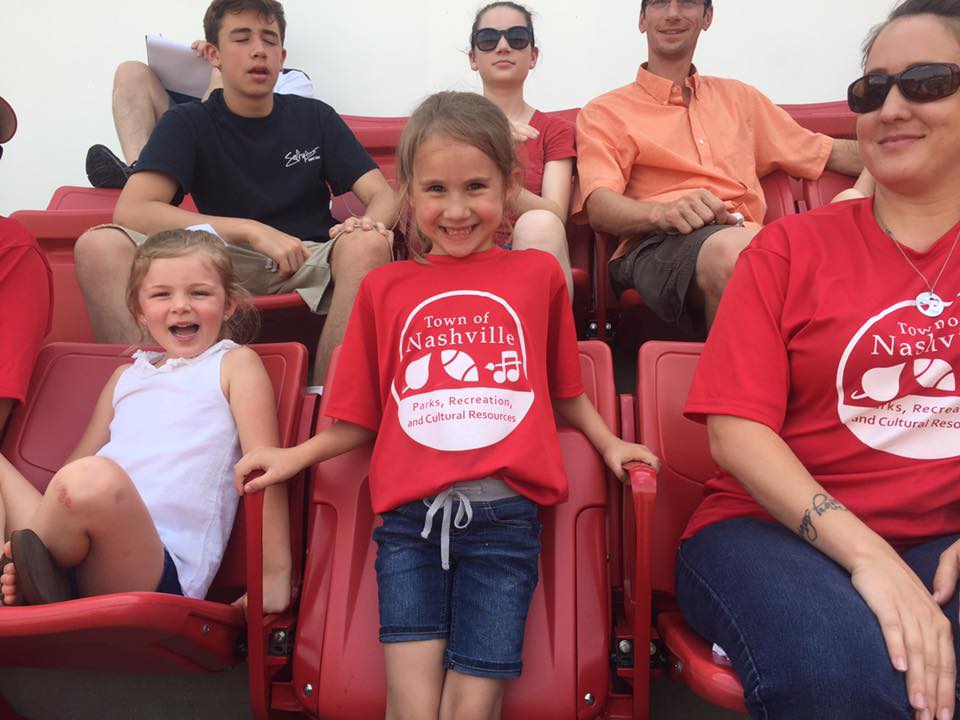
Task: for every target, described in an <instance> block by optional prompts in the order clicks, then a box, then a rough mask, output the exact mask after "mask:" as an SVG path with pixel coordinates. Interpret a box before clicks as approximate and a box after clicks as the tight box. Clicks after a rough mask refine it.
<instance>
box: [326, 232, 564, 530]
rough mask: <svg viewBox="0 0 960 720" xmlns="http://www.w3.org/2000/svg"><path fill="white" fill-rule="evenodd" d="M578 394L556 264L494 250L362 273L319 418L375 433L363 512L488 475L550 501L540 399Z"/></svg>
mask: <svg viewBox="0 0 960 720" xmlns="http://www.w3.org/2000/svg"><path fill="white" fill-rule="evenodd" d="M582 392H583V386H582V383H581V379H580V361H579V358H578V355H577V339H576V332H575V330H574V326H573V317H572V315H571V311H570V300H569V298H568V296H567V292H566V284H565V281H564V279H563V274H562V273H561V271H560V266H559V265H557V261H556V260H555V259H554V258H553V257H552V256H550V255H547V254H546V253H543V252H540V251H538V250H525V251H520V252H517V251H512V252H508V251H504V250H502V249H500V248H497V247H494V248H492V249H490V250H487V251H485V252H481V253H475V254H473V255H470V256H468V257H466V258H463V259H457V258H451V257H449V256H437V255H429V256H428V262H427V263H419V262H416V261H414V260H407V261H404V262H396V263H390V264H389V265H384V266H381V267H379V268H377V269H376V270H373V271H372V272H370V273H369V274H368V275H367V276H366V277H365V278H364V280H363V282H362V283H361V285H360V291H359V292H358V294H357V299H356V301H355V303H354V307H353V313H352V314H351V316H350V323H349V325H348V326H347V333H346V337H345V338H344V341H343V347H342V349H341V354H340V360H339V363H338V365H337V372H336V375H335V376H334V382H333V387H332V388H331V399H330V404H329V406H328V409H327V414H328V415H329V416H330V417H333V418H337V419H339V420H346V421H347V422H351V423H354V424H356V425H361V426H362V427H365V428H369V429H371V430H374V431H376V433H377V439H376V443H375V445H374V449H373V460H372V463H371V468H370V494H371V497H372V500H373V509H374V510H375V511H376V512H386V511H387V510H391V509H393V508H395V507H397V506H398V505H402V504H404V503H407V502H411V501H413V500H417V499H420V498H425V497H429V496H431V495H435V494H437V493H438V492H440V491H441V490H442V489H443V488H445V487H447V486H449V485H451V484H453V483H455V482H459V481H462V480H476V479H479V478H483V477H490V476H493V477H500V478H501V479H503V480H504V481H505V482H507V483H508V484H509V485H510V486H511V487H512V488H513V489H514V490H516V491H517V492H518V493H521V494H522V495H525V496H526V497H528V498H530V499H531V500H533V501H535V502H537V503H538V504H540V505H551V504H554V503H557V502H560V501H561V500H563V499H564V498H566V495H567V478H566V475H565V473H564V469H563V459H562V457H561V455H560V445H559V442H558V441H557V433H556V423H555V420H554V416H553V407H552V405H551V397H557V398H568V397H576V396H577V395H580V394H581V393H582Z"/></svg>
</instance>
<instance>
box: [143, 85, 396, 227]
mask: <svg viewBox="0 0 960 720" xmlns="http://www.w3.org/2000/svg"><path fill="white" fill-rule="evenodd" d="M376 167H377V164H376V163H375V162H374V161H373V159H372V158H371V157H370V155H369V154H368V153H367V151H366V150H364V149H363V147H362V146H361V145H360V143H359V142H358V141H357V139H356V137H354V135H353V133H352V132H351V131H350V128H348V127H347V125H346V123H344V122H343V119H342V118H341V117H340V116H339V115H338V114H337V113H336V111H335V110H334V109H333V108H332V107H330V106H329V105H327V104H325V103H323V102H320V101H319V100H314V99H312V98H304V97H300V96H297V95H274V96H273V111H272V112H271V113H270V115H268V116H267V117H263V118H248V117H241V116H239V115H235V114H234V113H232V112H231V111H230V110H229V109H228V108H227V105H226V103H225V102H224V100H223V92H222V91H221V90H215V91H214V92H213V93H211V95H210V97H209V99H207V100H206V101H205V102H203V103H198V102H197V103H185V104H183V105H176V106H174V107H172V108H171V109H170V110H168V111H167V112H166V113H165V114H164V115H163V117H161V118H160V122H159V123H157V127H156V128H154V131H153V134H151V135H150V140H149V142H147V145H146V147H144V149H143V152H141V153H140V159H139V160H137V163H136V165H135V166H134V169H135V171H136V172H141V171H144V170H149V171H153V172H160V173H163V174H164V175H168V176H170V177H172V178H173V179H174V180H176V182H177V183H178V184H179V188H178V191H177V194H176V196H175V197H174V199H173V203H174V204H176V205H179V204H180V202H181V201H182V199H183V196H184V195H185V194H186V193H190V194H192V195H193V200H194V202H195V203H196V205H197V209H198V210H199V211H200V212H201V213H204V214H207V215H219V216H223V217H235V218H249V219H252V220H258V221H260V222H262V223H265V224H267V225H270V226H271V227H274V228H276V229H277V230H281V231H283V232H285V233H288V234H290V235H293V236H295V237H298V238H300V239H301V240H314V241H317V242H324V241H326V240H329V237H328V235H327V231H328V230H329V229H330V228H331V227H332V226H333V225H334V223H335V221H334V220H333V218H332V216H331V215H330V190H332V191H333V193H334V194H335V195H340V194H341V193H345V192H348V191H349V190H350V189H351V188H352V187H353V184H354V183H355V182H356V181H357V180H358V179H359V178H360V177H361V176H363V175H364V174H365V173H367V172H369V171H370V170H374V169H376Z"/></svg>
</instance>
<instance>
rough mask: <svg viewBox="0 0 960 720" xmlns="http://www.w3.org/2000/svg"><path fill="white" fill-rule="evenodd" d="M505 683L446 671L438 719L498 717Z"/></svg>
mask: <svg viewBox="0 0 960 720" xmlns="http://www.w3.org/2000/svg"><path fill="white" fill-rule="evenodd" d="M505 684H506V682H505V681H504V680H495V679H493V678H482V677H474V676H472V675H463V674H461V673H458V672H454V671H453V670H449V671H447V677H446V681H445V682H444V684H443V699H442V700H441V701H440V720H499V718H500V709H501V707H502V705H503V690H504V685H505Z"/></svg>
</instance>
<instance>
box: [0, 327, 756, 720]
mask: <svg viewBox="0 0 960 720" xmlns="http://www.w3.org/2000/svg"><path fill="white" fill-rule="evenodd" d="M253 347H254V348H255V349H256V350H257V352H258V353H259V354H260V356H261V358H262V359H263V361H264V364H265V366H266V367H267V370H268V372H269V374H270V377H271V379H272V381H273V384H274V388H275V391H276V394H277V413H278V418H279V421H280V428H281V435H282V438H283V441H284V443H285V444H287V445H289V444H291V443H295V442H299V441H302V440H304V439H305V438H307V437H309V436H310V435H311V434H313V433H314V432H316V431H317V430H320V429H322V428H323V427H324V426H326V425H327V424H328V423H329V420H327V419H326V418H324V414H323V405H322V402H321V404H320V407H319V408H318V407H317V396H316V395H313V394H304V390H305V383H306V369H307V353H306V349H305V348H304V347H303V346H302V345H300V344H298V343H279V344H261V345H255V346H253ZM123 350H124V348H123V347H122V346H118V345H97V344H92V343H54V344H51V345H48V346H47V347H45V348H44V349H43V351H42V352H41V354H40V357H39V359H38V362H37V366H36V368H35V371H34V374H33V377H32V379H31V384H30V389H29V393H28V399H27V402H26V403H24V404H23V405H22V406H21V407H19V408H18V409H17V411H16V412H15V413H14V415H13V418H12V420H11V423H10V426H9V429H8V431H7V433H6V436H5V437H4V439H3V444H2V445H0V452H2V453H3V455H4V456H5V457H6V458H8V459H9V460H10V462H11V463H12V464H13V465H14V466H15V467H16V468H17V469H18V470H20V472H22V473H23V474H24V475H25V476H26V477H27V478H28V479H29V480H30V481H31V482H32V483H34V485H35V486H36V487H37V488H38V489H40V490H43V489H44V488H45V487H46V484H47V483H48V482H49V480H50V478H51V477H52V475H53V474H54V472H55V471H56V470H57V469H58V468H59V467H60V465H61V464H62V462H63V460H64V459H65V458H66V457H67V455H68V454H69V453H70V451H71V449H72V448H73V446H74V444H75V443H76V441H77V440H78V438H79V436H80V434H81V433H82V431H83V428H84V426H85V424H86V419H87V417H89V414H90V411H91V410H92V406H93V404H94V402H95V400H96V396H97V394H98V392H99V388H100V387H101V385H102V384H103V382H106V380H107V378H108V377H109V376H110V374H111V373H112V371H113V370H114V369H115V368H116V367H117V365H118V364H120V363H122V362H124V361H126V357H125V356H124V355H123ZM698 352H699V346H697V345H694V344H689V343H648V344H646V345H645V346H644V347H643V349H642V351H641V364H640V369H639V381H638V386H637V387H638V397H639V398H640V403H639V406H638V405H637V403H636V402H635V400H634V396H633V395H623V396H620V397H619V398H618V397H617V395H616V390H615V387H614V381H613V360H612V355H611V352H610V349H609V347H608V346H607V345H606V344H604V343H602V342H599V341H595V340H594V341H583V342H581V343H580V346H579V353H580V367H581V372H582V377H583V383H584V387H585V388H586V392H587V394H588V396H589V397H590V398H591V400H592V401H593V402H594V403H595V405H596V406H597V409H598V410H599V412H600V414H601V416H602V417H603V418H604V420H605V421H606V422H607V423H608V425H609V426H610V427H611V428H613V429H614V430H615V431H617V432H619V433H620V434H621V435H622V436H623V437H625V438H627V439H636V438H637V434H638V430H639V438H640V440H642V441H643V442H645V443H647V444H648V445H649V446H650V447H651V448H652V449H654V451H656V452H657V453H658V454H659V455H660V456H661V457H662V458H663V469H662V470H661V473H660V477H659V479H658V477H657V476H656V475H655V474H654V473H653V472H652V471H648V470H647V469H645V468H644V467H642V466H637V467H635V468H634V469H632V470H631V483H630V485H629V486H625V485H622V484H621V483H620V482H619V481H618V480H616V479H614V478H613V477H611V476H610V475H609V473H608V472H607V470H606V467H605V465H604V463H603V461H602V459H601V458H600V457H599V456H598V455H597V453H596V452H595V451H594V449H593V448H592V446H591V445H590V443H589V442H588V441H587V439H586V438H585V437H583V436H582V435H581V434H580V433H579V432H577V431H575V430H573V429H571V428H569V427H564V426H562V425H561V427H560V430H559V436H560V446H561V451H562V453H563V458H564V464H565V467H566V471H567V474H568V476H569V478H570V480H571V482H570V496H569V499H568V500H567V501H566V502H564V503H562V504H560V505H558V506H555V507H551V508H544V509H543V510H542V511H541V521H542V524H543V531H542V541H543V552H542V554H541V559H540V583H539V585H538V586H537V589H536V592H535V594H534V598H533V602H532V605H531V608H530V614H529V617H528V619H527V628H526V641H525V644H524V671H523V675H522V677H521V678H520V679H519V680H517V681H514V682H511V683H509V684H508V690H507V694H506V698H505V702H504V712H503V717H504V718H507V719H508V720H509V719H511V718H531V717H544V718H573V717H578V718H593V717H602V718H611V719H612V718H631V717H632V718H646V717H647V716H648V704H649V681H650V674H651V671H650V666H649V659H648V658H649V656H648V652H647V648H649V647H651V641H652V640H653V639H654V638H656V637H662V638H663V640H664V641H665V642H666V647H667V648H668V651H669V652H670V654H671V661H670V667H671V668H674V669H675V670H673V671H672V672H675V673H677V672H679V673H680V675H681V676H682V677H683V678H684V679H686V680H687V681H688V682H689V683H690V685H691V687H693V689H694V690H696V691H697V692H699V693H701V694H702V695H704V697H706V698H707V699H709V700H712V701H714V702H718V703H720V704H723V705H725V706H728V707H732V708H742V704H741V703H742V700H741V692H740V689H739V685H738V683H737V680H736V677H735V676H734V675H733V674H732V673H731V672H730V670H729V669H728V668H724V667H721V666H718V665H714V664H713V662H712V660H711V655H710V649H709V647H707V645H706V643H704V642H703V641H702V640H700V639H699V638H698V637H697V636H696V635H694V634H693V633H692V631H690V630H689V628H687V627H686V625H685V624H684V623H683V620H682V619H681V618H680V616H679V614H678V613H677V612H676V609H675V605H674V603H673V602H672V590H673V556H674V554H675V553H676V549H677V544H678V541H679V536H680V532H681V530H682V529H683V526H684V523H685V522H686V519H687V517H688V516H689V514H690V512H692V510H693V508H694V507H695V506H696V504H697V501H698V500H699V498H700V495H701V493H702V483H703V482H704V481H705V480H706V479H707V477H709V475H710V473H711V470H712V463H711V461H710V458H709V453H708V450H707V442H706V435H705V431H704V429H703V428H702V427H701V426H699V425H696V424H695V423H692V422H690V421H688V420H685V419H683V418H682V416H681V414H680V410H681V408H682V405H683V401H684V398H685V397H686V391H687V388H688V386H689V383H690V380H691V377H692V373H693V369H694V367H695V365H696V359H697V355H698ZM336 362H337V355H336V354H335V355H334V358H333V360H332V364H331V371H330V372H331V375H330V376H329V377H328V383H329V382H330V379H331V378H332V373H333V372H334V371H335V368H336ZM369 460H370V450H369V448H365V449H358V450H355V451H353V452H351V453H348V454H346V455H343V456H340V457H338V458H335V459H333V460H330V461H327V462H325V463H322V464H320V465H317V466H314V467H312V468H310V469H309V470H308V471H307V473H306V477H299V478H296V479H295V480H294V481H293V482H292V483H291V488H290V519H291V533H290V544H291V553H292V556H293V558H294V563H293V590H294V593H293V598H294V603H293V605H292V607H291V610H290V611H289V612H287V613H284V614H281V615H272V616H268V617H265V618H263V617H262V613H261V608H262V582H261V578H262V570H261V567H262V565H261V563H262V551H261V542H262V529H263V528H262V521H261V518H262V508H263V504H262V495H247V496H244V500H243V511H242V512H241V513H238V517H237V522H236V523H235V526H234V529H233V534H232V536H231V539H230V544H229V546H228V549H227V553H226V555H225V557H224V561H223V564H222V566H221V568H220V572H219V573H218V575H217V577H216V579H215V581H214V583H213V586H212V587H211V589H210V593H209V595H208V597H207V599H206V600H193V599H190V598H184V597H178V596H172V595H162V594H157V593H116V594H112V595H103V596H98V597H90V598H82V599H79V600H73V601H69V602H66V603H58V604H54V605H42V606H26V607H11V608H5V609H4V610H3V612H2V613H0V664H3V665H10V666H27V667H44V668H58V669H83V670H114V671H120V670H122V671H139V672H165V673H166V672H200V673H203V672H213V671H217V670H222V669H225V668H228V667H232V666H234V665H236V664H238V663H240V662H242V661H243V659H244V658H246V660H247V664H248V672H249V680H250V683H249V686H250V703H251V707H252V709H253V714H254V717H256V718H258V720H259V719H266V718H280V717H290V715H287V714H286V713H295V714H296V716H300V717H311V718H321V717H335V718H338V719H340V720H347V719H349V718H356V719H357V720H361V719H372V718H382V717H383V713H384V703H385V695H386V683H385V677H384V667H383V653H382V650H381V649H380V645H379V643H378V640H377V629H378V614H377V591H376V575H375V572H376V571H375V569H374V558H375V556H376V547H375V545H374V543H373V541H372V537H371V536H372V531H373V527H374V524H375V522H376V516H375V515H374V513H373V511H372V509H371V507H370V494H369V488H368V486H367V472H368V466H369ZM308 549H309V552H307V550H308ZM244 591H246V592H247V593H248V598H249V607H248V617H249V618H250V622H249V624H248V627H247V633H246V636H245V642H244V622H243V617H242V614H241V611H240V610H239V609H238V608H235V607H233V606H231V605H229V602H230V601H231V600H233V599H235V598H236V597H238V596H239V595H240V594H241V593H243V592H244ZM654 603H655V604H656V607H657V610H658V611H659V612H658V622H657V626H656V627H652V626H651V617H653V615H652V607H653V606H654ZM611 650H614V652H615V655H616V658H617V660H616V662H614V663H611V661H610V657H611ZM681 668H682V670H681ZM545 687H549V688H550V692H548V693H545V692H542V688H545Z"/></svg>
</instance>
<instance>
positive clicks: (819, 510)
mask: <svg viewBox="0 0 960 720" xmlns="http://www.w3.org/2000/svg"><path fill="white" fill-rule="evenodd" d="M829 510H842V511H844V512H847V508H846V507H844V505H843V503H841V502H838V501H837V500H835V499H834V498H832V497H830V496H829V495H825V494H824V493H817V494H816V495H814V496H813V508H812V509H808V510H805V511H804V513H803V520H802V521H801V522H800V527H798V528H797V535H799V536H800V537H802V538H803V539H804V540H806V541H807V542H811V543H812V542H816V540H817V537H818V535H817V528H816V527H814V525H813V513H816V514H817V517H822V516H823V514H824V513H826V512H827V511H829Z"/></svg>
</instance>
